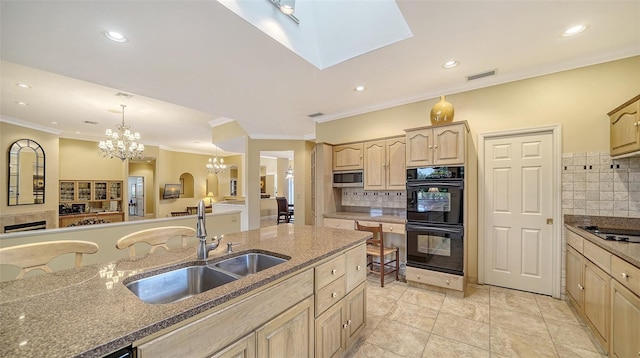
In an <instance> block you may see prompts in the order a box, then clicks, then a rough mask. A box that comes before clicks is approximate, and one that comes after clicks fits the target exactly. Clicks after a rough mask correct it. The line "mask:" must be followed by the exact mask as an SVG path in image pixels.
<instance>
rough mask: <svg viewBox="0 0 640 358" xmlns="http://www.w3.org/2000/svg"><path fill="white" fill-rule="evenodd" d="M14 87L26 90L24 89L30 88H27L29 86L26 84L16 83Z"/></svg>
mask: <svg viewBox="0 0 640 358" xmlns="http://www.w3.org/2000/svg"><path fill="white" fill-rule="evenodd" d="M16 86H18V87H20V88H26V89H29V88H31V86H29V85H28V84H26V83H16Z"/></svg>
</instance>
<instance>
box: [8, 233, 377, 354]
mask: <svg viewBox="0 0 640 358" xmlns="http://www.w3.org/2000/svg"><path fill="white" fill-rule="evenodd" d="M370 236H371V234H369V233H366V232H358V231H354V230H342V229H332V228H321V227H313V226H302V225H291V224H287V225H277V226H270V227H265V228H261V229H256V230H250V231H244V232H240V233H234V234H228V235H225V236H224V238H223V239H222V244H221V245H220V247H218V248H217V249H216V250H215V251H212V252H210V254H209V259H208V260H207V261H206V263H207V264H210V263H213V262H216V261H220V260H223V259H225V258H228V257H230V256H235V255H240V254H242V253H246V252H266V253H271V254H275V255H277V256H280V257H285V258H290V259H289V260H288V261H286V262H284V263H281V264H279V265H276V266H274V267H271V268H269V269H266V270H264V271H260V272H257V273H255V274H251V275H248V276H245V277H243V278H240V279H238V280H236V281H233V282H230V283H228V284H225V285H222V286H219V287H216V288H214V289H212V290H209V291H206V292H203V293H201V294H198V295H196V296H193V297H191V298H187V299H184V300H181V301H178V302H174V303H167V304H147V303H144V302H142V301H141V300H140V299H139V298H138V297H136V296H135V295H134V294H133V293H132V292H130V291H129V290H128V289H127V288H126V287H125V286H124V284H123V282H124V283H127V282H129V281H131V280H132V279H137V278H141V277H144V276H145V273H147V272H150V271H151V272H153V271H156V272H157V271H161V269H163V268H165V267H168V266H170V267H172V268H175V267H180V266H188V265H190V263H191V264H192V263H193V262H194V261H196V260H195V257H196V252H195V247H189V248H186V249H174V250H171V251H169V252H162V251H160V252H156V253H154V254H151V255H147V256H143V257H140V258H135V259H123V260H119V261H114V262H107V263H104V264H96V265H90V266H85V267H82V268H80V269H71V270H65V271H60V272H56V273H53V274H46V275H39V276H35V277H29V278H25V279H21V280H14V281H8V282H3V283H0V317H1V319H2V325H1V326H0V356H3V357H14V356H19V357H44V356H46V357H89V356H91V357H96V356H98V357H99V356H104V355H106V354H109V353H110V352H113V351H115V350H117V349H120V348H122V347H127V346H131V345H134V346H137V345H139V344H145V343H148V342H149V341H150V340H151V339H153V338H157V337H158V336H161V335H162V334H166V333H168V332H171V331H172V330H173V329H174V328H175V327H181V326H184V325H186V324H188V323H190V322H194V321H196V320H197V319H198V318H201V317H203V316H205V315H211V313H212V312H216V311H217V310H223V309H225V308H228V307H232V306H233V304H234V303H235V302H242V301H243V300H245V301H246V299H247V298H248V297H249V298H250V297H251V296H252V295H254V294H256V293H258V292H262V291H264V290H266V289H267V288H269V287H276V286H275V285H277V284H281V283H283V282H286V280H288V279H290V278H294V277H296V276H299V275H300V273H305V272H308V271H310V270H311V271H312V272H311V277H313V269H314V268H317V267H319V266H323V265H325V264H328V263H333V261H336V259H337V258H340V255H341V254H343V253H345V252H348V251H349V250H351V251H353V249H354V248H359V247H360V246H362V247H364V242H365V241H366V239H367V238H369V237H370ZM227 242H232V243H237V244H236V245H234V251H235V252H234V253H231V254H228V253H227V252H226V247H227V245H226V243H227ZM363 252H364V251H363ZM362 256H363V257H362V258H360V257H359V256H358V257H357V259H358V260H360V259H362V260H365V259H366V257H364V254H363V255H362ZM327 261H328V262H327ZM346 261H347V265H348V264H349V257H347V260H346ZM358 265H360V263H358ZM358 267H360V266H358ZM348 270H349V269H348V267H347V275H345V276H348ZM331 271H332V272H333V273H335V272H336V270H331ZM338 271H339V270H338ZM363 272H364V271H363ZM317 277H318V272H316V280H317ZM348 280H349V279H348V278H347V281H348ZM334 282H336V281H334ZM360 286H362V287H364V283H361V285H360ZM318 288H319V287H318V286H317V282H316V290H317V289H318ZM363 291H364V290H363ZM312 293H313V292H312ZM347 293H348V291H347ZM310 297H312V296H310ZM334 297H335V295H334ZM338 298H339V297H338ZM276 313H277V312H276ZM319 313H320V312H318V311H316V316H318V315H319ZM218 330H221V331H224V330H225V327H219V328H218ZM311 349H312V350H313V347H311Z"/></svg>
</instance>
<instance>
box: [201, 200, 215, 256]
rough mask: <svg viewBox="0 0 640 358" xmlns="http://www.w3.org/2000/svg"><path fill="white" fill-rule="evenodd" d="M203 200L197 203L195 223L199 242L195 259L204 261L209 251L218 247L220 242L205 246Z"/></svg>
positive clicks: (205, 232)
mask: <svg viewBox="0 0 640 358" xmlns="http://www.w3.org/2000/svg"><path fill="white" fill-rule="evenodd" d="M204 212H205V210H204V200H200V201H199V202H198V214H197V217H198V218H197V221H196V237H197V238H198V239H199V240H200V242H199V243H198V251H197V259H198V260H206V259H207V257H208V256H209V251H211V250H215V249H216V248H217V247H218V245H220V240H218V241H214V242H212V243H211V244H210V245H207V226H206V225H205V215H204Z"/></svg>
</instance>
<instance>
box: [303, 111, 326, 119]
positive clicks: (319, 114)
mask: <svg viewBox="0 0 640 358" xmlns="http://www.w3.org/2000/svg"><path fill="white" fill-rule="evenodd" d="M307 116H308V117H309V118H318V117H321V116H324V113H322V112H316V113H311V114H307Z"/></svg>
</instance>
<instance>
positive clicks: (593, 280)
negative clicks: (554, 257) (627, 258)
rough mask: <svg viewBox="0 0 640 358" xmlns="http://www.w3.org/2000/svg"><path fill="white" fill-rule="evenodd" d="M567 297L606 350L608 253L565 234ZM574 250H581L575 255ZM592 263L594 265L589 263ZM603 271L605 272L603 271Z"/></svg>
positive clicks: (608, 320) (607, 341)
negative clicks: (567, 243) (566, 243)
mask: <svg viewBox="0 0 640 358" xmlns="http://www.w3.org/2000/svg"><path fill="white" fill-rule="evenodd" d="M567 242H569V245H570V246H568V247H567V260H566V263H567V266H566V268H567V287H566V290H567V294H568V296H569V301H570V302H571V303H572V304H573V305H574V307H575V308H576V310H577V311H578V313H580V314H581V315H582V316H583V318H584V320H585V321H586V322H587V325H588V326H589V328H590V329H591V332H592V333H593V335H594V337H596V339H597V340H598V342H599V343H600V345H601V346H602V347H603V348H604V349H605V350H607V351H608V350H609V337H610V333H609V331H610V317H611V312H610V308H611V303H610V302H611V300H610V290H611V287H610V279H611V278H610V276H609V275H608V273H607V272H608V271H609V269H608V267H609V265H610V257H611V254H609V253H608V252H606V251H605V250H603V249H601V248H599V247H597V246H595V245H593V244H592V243H590V242H587V241H585V240H584V239H582V238H581V237H579V236H578V235H576V234H574V233H573V232H570V231H568V232H567ZM575 248H584V250H583V252H578V251H577V250H576V249H575ZM592 261H593V262H592ZM594 262H595V263H594ZM605 270H606V271H605Z"/></svg>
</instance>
